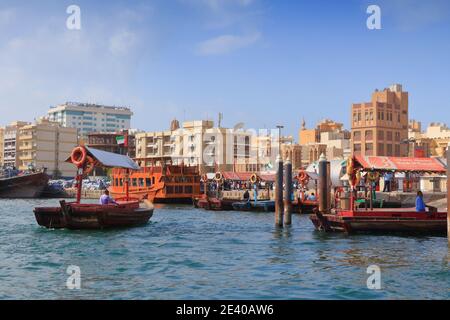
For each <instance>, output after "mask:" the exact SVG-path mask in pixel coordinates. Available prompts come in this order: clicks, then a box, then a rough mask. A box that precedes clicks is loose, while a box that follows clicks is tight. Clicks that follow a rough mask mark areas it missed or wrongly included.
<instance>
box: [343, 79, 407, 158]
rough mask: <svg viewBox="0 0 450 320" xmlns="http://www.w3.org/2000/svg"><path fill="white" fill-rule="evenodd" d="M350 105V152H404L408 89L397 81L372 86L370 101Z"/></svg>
mask: <svg viewBox="0 0 450 320" xmlns="http://www.w3.org/2000/svg"><path fill="white" fill-rule="evenodd" d="M351 109H352V112H351V115H352V118H351V124H352V153H353V154H357V155H363V156H397V157H405V156H407V155H408V143H406V142H405V141H406V139H407V138H408V92H406V91H403V89H402V86H401V85H399V84H395V85H392V86H390V87H389V88H386V89H384V90H383V91H378V90H375V92H374V93H373V94H372V100H371V102H367V103H355V104H353V105H352V108H351Z"/></svg>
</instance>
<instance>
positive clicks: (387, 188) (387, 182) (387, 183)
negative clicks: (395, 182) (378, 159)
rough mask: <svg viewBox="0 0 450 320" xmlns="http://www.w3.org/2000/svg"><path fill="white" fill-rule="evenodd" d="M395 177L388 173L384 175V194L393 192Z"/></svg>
mask: <svg viewBox="0 0 450 320" xmlns="http://www.w3.org/2000/svg"><path fill="white" fill-rule="evenodd" d="M393 177H394V175H393V174H392V172H386V174H385V175H384V188H383V192H391V190H392V179H393Z"/></svg>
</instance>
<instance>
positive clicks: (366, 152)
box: [365, 143, 373, 156]
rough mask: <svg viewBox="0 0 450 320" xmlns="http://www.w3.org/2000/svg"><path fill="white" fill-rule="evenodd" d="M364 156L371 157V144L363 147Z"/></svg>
mask: <svg viewBox="0 0 450 320" xmlns="http://www.w3.org/2000/svg"><path fill="white" fill-rule="evenodd" d="M365 148H366V150H365V154H366V156H372V155H373V143H366V146H365Z"/></svg>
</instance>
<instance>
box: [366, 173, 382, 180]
mask: <svg viewBox="0 0 450 320" xmlns="http://www.w3.org/2000/svg"><path fill="white" fill-rule="evenodd" d="M379 178H380V173H378V172H368V173H367V179H368V180H369V181H372V182H375V181H378V179H379Z"/></svg>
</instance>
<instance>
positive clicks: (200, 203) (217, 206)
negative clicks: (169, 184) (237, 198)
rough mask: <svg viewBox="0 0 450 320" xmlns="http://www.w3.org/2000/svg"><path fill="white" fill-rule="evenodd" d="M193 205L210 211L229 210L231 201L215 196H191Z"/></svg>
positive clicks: (231, 205) (231, 204)
mask: <svg viewBox="0 0 450 320" xmlns="http://www.w3.org/2000/svg"><path fill="white" fill-rule="evenodd" d="M193 203H194V207H196V208H200V209H204V210H211V211H231V210H233V201H230V200H223V199H217V198H205V197H200V198H193Z"/></svg>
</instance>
